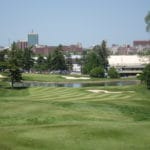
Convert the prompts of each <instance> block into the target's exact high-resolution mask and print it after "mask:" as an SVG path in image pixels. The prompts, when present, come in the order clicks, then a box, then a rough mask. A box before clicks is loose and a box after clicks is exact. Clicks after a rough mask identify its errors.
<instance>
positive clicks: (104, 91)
mask: <svg viewBox="0 0 150 150" xmlns="http://www.w3.org/2000/svg"><path fill="white" fill-rule="evenodd" d="M88 91H89V92H93V93H107V94H110V93H122V92H112V91H107V90H88Z"/></svg>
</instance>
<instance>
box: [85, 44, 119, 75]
mask: <svg viewBox="0 0 150 150" xmlns="http://www.w3.org/2000/svg"><path fill="white" fill-rule="evenodd" d="M109 55H110V51H109V50H108V48H107V46H106V41H102V43H101V45H96V46H94V47H93V49H92V50H91V51H89V52H88V53H87V54H86V55H85V56H84V57H83V67H82V72H83V73H84V74H89V75H90V76H92V77H100V78H104V77H106V76H109V77H111V78H118V77H119V74H118V72H117V71H116V69H115V68H114V67H112V68H109V67H108V57H109ZM108 68H109V69H108Z"/></svg>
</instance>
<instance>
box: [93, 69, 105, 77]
mask: <svg viewBox="0 0 150 150" xmlns="http://www.w3.org/2000/svg"><path fill="white" fill-rule="evenodd" d="M90 76H91V77H95V78H104V69H103V68H102V67H96V68H94V69H92V70H91V71H90Z"/></svg>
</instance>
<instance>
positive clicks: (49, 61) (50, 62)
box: [47, 53, 52, 71]
mask: <svg viewBox="0 0 150 150" xmlns="http://www.w3.org/2000/svg"><path fill="white" fill-rule="evenodd" d="M51 68H52V55H51V53H49V54H48V56H47V69H48V70H49V71H50V70H51Z"/></svg>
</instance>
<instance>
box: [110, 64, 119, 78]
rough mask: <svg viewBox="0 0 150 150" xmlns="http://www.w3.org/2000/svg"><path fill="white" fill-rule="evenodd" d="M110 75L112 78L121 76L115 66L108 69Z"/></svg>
mask: <svg viewBox="0 0 150 150" xmlns="http://www.w3.org/2000/svg"><path fill="white" fill-rule="evenodd" d="M108 76H109V77H110V78H119V73H118V72H117V70H116V69H115V68H114V67H111V68H110V69H109V70H108Z"/></svg>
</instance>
